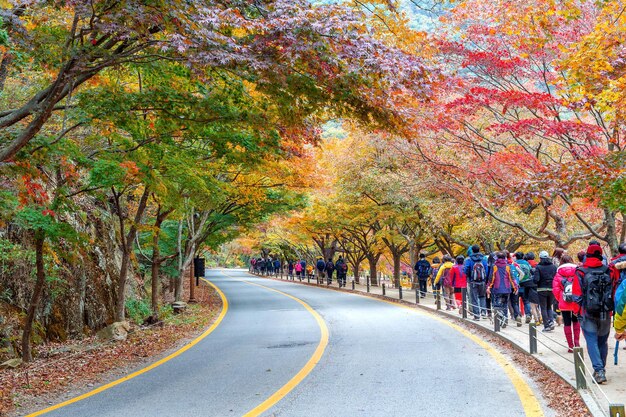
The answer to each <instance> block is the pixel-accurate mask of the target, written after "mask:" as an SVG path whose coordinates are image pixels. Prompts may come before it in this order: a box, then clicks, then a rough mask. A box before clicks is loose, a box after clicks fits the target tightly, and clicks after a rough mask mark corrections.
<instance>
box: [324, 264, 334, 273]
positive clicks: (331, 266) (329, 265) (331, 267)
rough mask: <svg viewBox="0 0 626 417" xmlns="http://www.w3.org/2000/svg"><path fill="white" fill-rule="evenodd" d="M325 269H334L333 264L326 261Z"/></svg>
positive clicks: (329, 270)
mask: <svg viewBox="0 0 626 417" xmlns="http://www.w3.org/2000/svg"><path fill="white" fill-rule="evenodd" d="M326 270H327V271H328V272H333V271H334V270H335V264H334V263H332V262H331V261H328V262H326Z"/></svg>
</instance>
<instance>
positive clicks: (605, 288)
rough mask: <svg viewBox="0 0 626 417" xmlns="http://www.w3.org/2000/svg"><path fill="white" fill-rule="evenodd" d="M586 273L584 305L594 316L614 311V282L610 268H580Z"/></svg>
mask: <svg viewBox="0 0 626 417" xmlns="http://www.w3.org/2000/svg"><path fill="white" fill-rule="evenodd" d="M579 269H580V270H581V271H582V272H583V273H584V274H585V276H584V281H583V282H584V286H583V296H582V306H583V308H584V309H585V311H586V312H587V313H588V314H590V315H593V316H598V315H601V314H603V313H607V312H609V311H612V310H613V308H614V301H613V283H612V281H611V276H610V275H609V272H608V271H609V268H608V267H606V266H603V267H601V268H579Z"/></svg>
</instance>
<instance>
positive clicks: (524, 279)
mask: <svg viewBox="0 0 626 417" xmlns="http://www.w3.org/2000/svg"><path fill="white" fill-rule="evenodd" d="M515 262H516V263H517V266H518V267H519V269H520V277H519V285H520V290H519V294H520V296H521V298H522V304H523V306H524V315H525V316H526V324H528V323H530V322H531V320H532V319H533V310H532V307H531V303H530V296H529V295H530V294H529V292H530V291H527V290H526V289H527V288H531V287H534V288H537V285H536V284H535V281H534V280H533V268H532V266H530V264H529V263H528V261H527V260H526V259H524V252H516V253H515ZM535 293H536V291H535ZM536 304H537V303H536ZM538 317H539V315H538V314H537V316H536V317H535V318H536V320H538Z"/></svg>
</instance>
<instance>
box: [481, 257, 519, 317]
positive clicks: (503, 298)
mask: <svg viewBox="0 0 626 417" xmlns="http://www.w3.org/2000/svg"><path fill="white" fill-rule="evenodd" d="M517 290H518V287H517V284H516V283H515V280H514V279H513V274H512V273H511V267H510V266H509V264H508V262H507V260H506V253H505V252H498V253H497V254H496V260H495V262H494V265H493V268H492V275H491V280H490V282H489V285H488V286H487V296H491V298H492V304H493V309H494V312H495V313H494V320H500V326H501V327H502V328H505V327H506V326H507V325H508V322H509V321H508V312H509V309H508V304H509V295H510V294H511V293H512V292H517Z"/></svg>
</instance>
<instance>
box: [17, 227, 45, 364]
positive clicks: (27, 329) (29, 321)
mask: <svg viewBox="0 0 626 417" xmlns="http://www.w3.org/2000/svg"><path fill="white" fill-rule="evenodd" d="M44 239H45V235H44V233H43V232H42V231H38V232H36V233H35V265H36V269H37V280H36V281H35V289H34V291H33V296H32V298H31V299H30V305H29V306H28V314H27V316H26V323H25V324H24V333H23V334H22V360H23V361H24V362H29V361H31V360H32V359H33V357H32V354H31V350H30V337H31V334H32V331H33V322H34V321H35V313H36V312H37V307H38V306H39V300H40V299H41V294H42V293H43V287H44V285H45V283H46V273H45V269H44V262H43V243H44Z"/></svg>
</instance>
